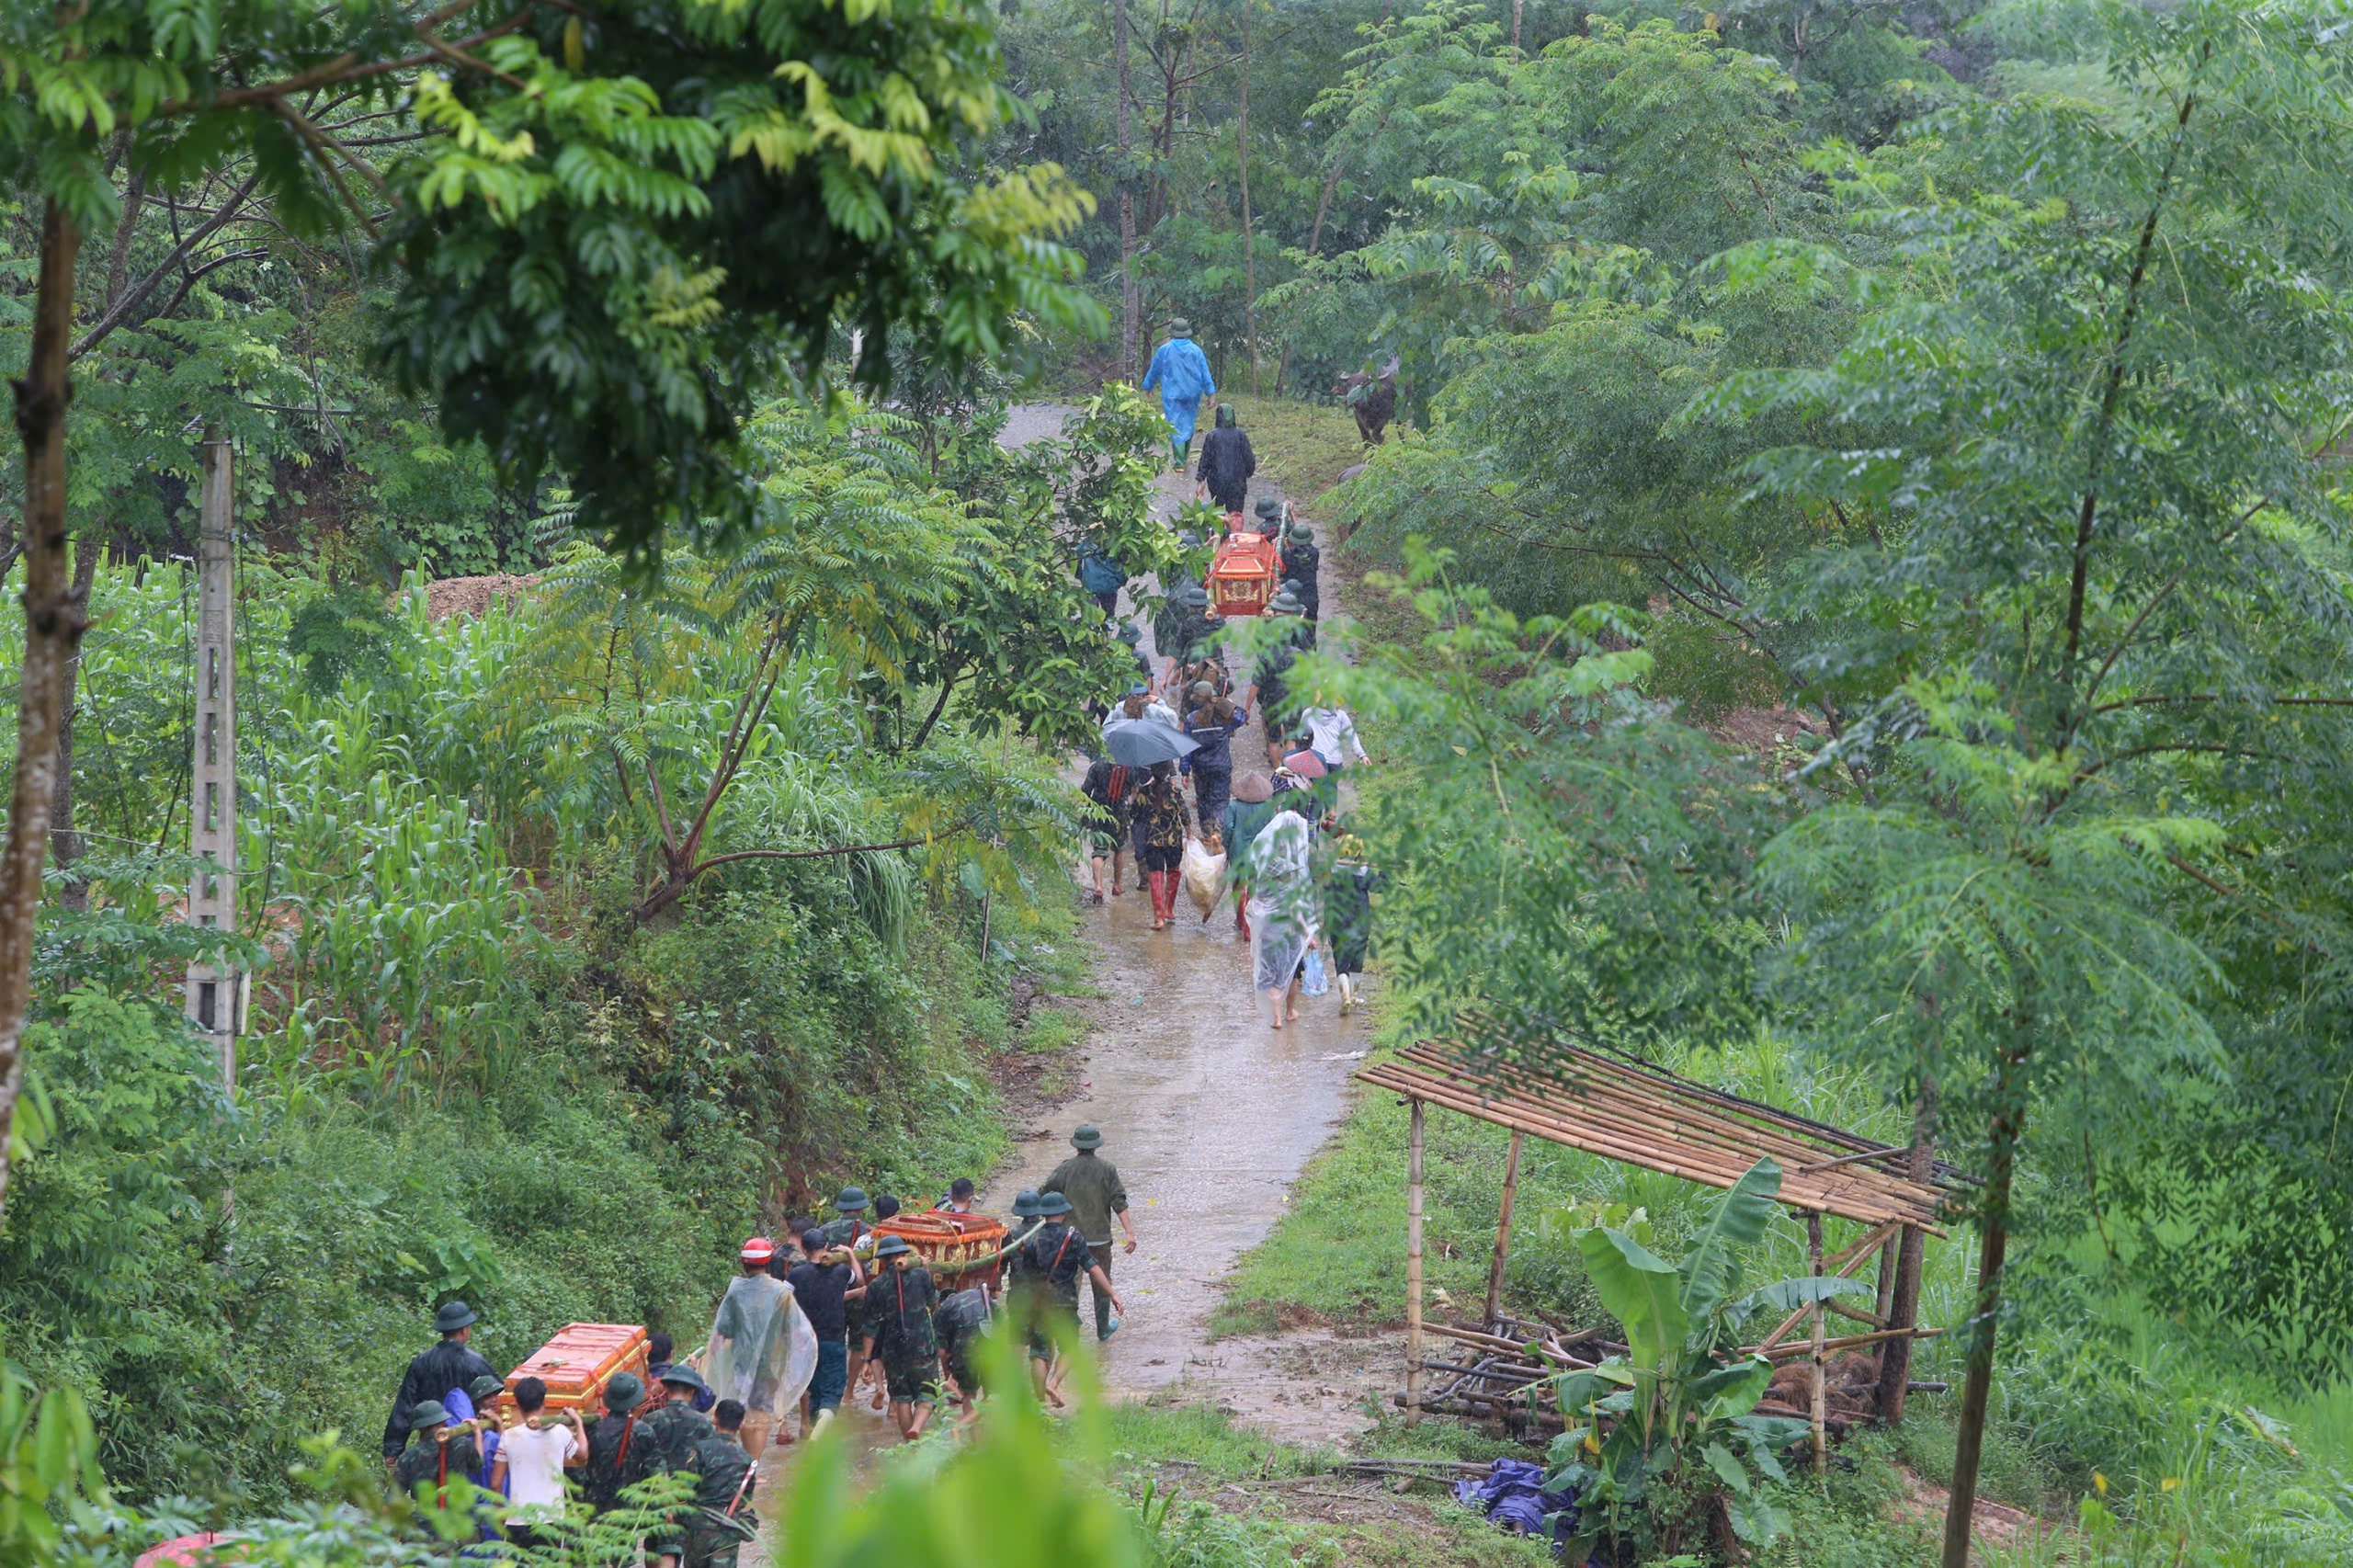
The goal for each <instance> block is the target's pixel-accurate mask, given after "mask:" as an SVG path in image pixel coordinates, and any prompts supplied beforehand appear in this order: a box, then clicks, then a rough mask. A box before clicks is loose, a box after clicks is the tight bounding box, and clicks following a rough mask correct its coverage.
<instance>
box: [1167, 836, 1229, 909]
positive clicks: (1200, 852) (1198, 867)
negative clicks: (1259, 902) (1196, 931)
mask: <svg viewBox="0 0 2353 1568" xmlns="http://www.w3.org/2000/svg"><path fill="white" fill-rule="evenodd" d="M1177 872H1178V874H1179V875H1180V876H1182V877H1183V878H1184V879H1185V892H1187V893H1188V895H1189V896H1190V897H1191V898H1192V901H1193V905H1194V907H1195V908H1197V909H1199V911H1200V912H1201V918H1202V919H1204V920H1207V919H1208V918H1209V917H1210V911H1211V910H1212V909H1215V908H1216V907H1217V901H1218V898H1219V896H1220V895H1221V894H1222V893H1223V892H1225V855H1224V853H1223V852H1222V851H1220V852H1219V853H1218V854H1215V855H1212V854H1211V853H1210V852H1209V846H1207V845H1204V844H1203V843H1202V842H1201V841H1200V840H1199V839H1198V838H1188V839H1187V840H1185V858H1184V859H1183V861H1182V862H1180V863H1179V865H1178V867H1177Z"/></svg>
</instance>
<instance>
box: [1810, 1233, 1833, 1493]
mask: <svg viewBox="0 0 2353 1568" xmlns="http://www.w3.org/2000/svg"><path fill="white" fill-rule="evenodd" d="M1805 1256H1806V1262H1807V1264H1808V1265H1809V1267H1808V1268H1807V1272H1808V1273H1810V1274H1812V1275H1813V1277H1814V1278H1817V1279H1819V1278H1822V1215H1821V1213H1820V1211H1819V1210H1810V1211H1809V1212H1808V1213H1807V1214H1806V1217H1805ZM1829 1315H1830V1314H1829V1313H1828V1312H1824V1311H1823V1310H1822V1307H1821V1305H1820V1304H1819V1303H1816V1305H1815V1306H1814V1309H1813V1355H1812V1360H1813V1468H1814V1469H1815V1471H1824V1470H1827V1469H1828V1468H1829V1466H1830V1374H1829V1371H1828V1369H1825V1368H1824V1366H1823V1363H1822V1335H1823V1324H1824V1320H1825V1319H1827V1318H1828V1317H1829Z"/></svg>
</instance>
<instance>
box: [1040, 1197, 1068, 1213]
mask: <svg viewBox="0 0 2353 1568" xmlns="http://www.w3.org/2000/svg"><path fill="white" fill-rule="evenodd" d="M1069 1212H1070V1199H1068V1198H1065V1197H1064V1196H1063V1195H1062V1194H1061V1193H1059V1192H1049V1193H1044V1194H1041V1195H1040V1197H1039V1199H1038V1217H1039V1218H1040V1219H1041V1220H1051V1219H1053V1218H1054V1217H1055V1216H1056V1215H1058V1214H1067V1213H1069Z"/></svg>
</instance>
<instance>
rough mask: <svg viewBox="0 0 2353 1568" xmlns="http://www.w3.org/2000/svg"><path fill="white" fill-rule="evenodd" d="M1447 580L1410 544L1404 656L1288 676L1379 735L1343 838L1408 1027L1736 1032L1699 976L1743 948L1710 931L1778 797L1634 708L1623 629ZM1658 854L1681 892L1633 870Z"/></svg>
mask: <svg viewBox="0 0 2353 1568" xmlns="http://www.w3.org/2000/svg"><path fill="white" fill-rule="evenodd" d="M1450 568H1451V556H1450V554H1449V552H1447V551H1426V550H1424V549H1422V548H1421V546H1420V545H1419V544H1418V543H1409V546H1408V575H1407V577H1406V578H1405V579H1404V582H1403V583H1396V582H1393V581H1392V582H1390V583H1389V585H1390V586H1391V587H1392V590H1393V591H1395V592H1396V593H1398V594H1399V596H1400V597H1401V599H1402V600H1403V601H1404V602H1405V603H1406V604H1408V605H1410V607H1411V608H1412V610H1413V612H1414V615H1415V619H1416V622H1417V631H1418V634H1419V635H1418V640H1417V641H1416V642H1412V643H1393V644H1392V643H1383V644H1381V645H1377V646H1375V647H1372V648H1370V649H1367V650H1365V652H1364V653H1363V654H1362V656H1361V657H1360V660H1359V662H1358V664H1356V665H1341V664H1339V663H1338V662H1337V661H1336V660H1333V659H1330V658H1328V657H1325V656H1322V655H1311V656H1309V657H1308V658H1305V659H1302V661H1301V664H1300V665H1299V673H1297V674H1295V675H1294V676H1293V677H1292V679H1293V683H1294V685H1295V686H1296V687H1299V688H1301V689H1305V690H1321V691H1325V692H1328V693H1331V694H1334V695H1335V696H1336V698H1337V699H1338V700H1339V701H1340V702H1342V703H1343V704H1344V705H1346V706H1347V707H1348V708H1349V709H1350V710H1353V711H1354V712H1355V713H1356V714H1357V715H1358V720H1359V722H1364V721H1366V720H1367V719H1370V721H1371V722H1374V723H1376V724H1378V725H1379V726H1380V727H1381V732H1382V733H1385V734H1388V735H1390V736H1392V737H1393V738H1392V743H1391V744H1392V755H1393V756H1394V758H1395V762H1396V766H1394V767H1391V768H1386V769H1384V770H1383V772H1382V773H1381V775H1380V776H1378V777H1376V778H1372V779H1370V780H1369V781H1368V783H1367V786H1366V789H1365V792H1364V796H1363V803H1362V805H1361V806H1360V807H1359V808H1358V811H1357V812H1356V814H1355V817H1354V831H1356V832H1357V833H1358V834H1359V835H1361V836H1363V837H1364V838H1365V840H1366V842H1367V843H1368V845H1370V846H1371V855H1372V857H1373V859H1374V861H1375V863H1376V864H1379V865H1380V866H1381V867H1382V868H1383V869H1384V870H1385V871H1386V872H1387V873H1388V875H1389V878H1390V881H1391V887H1392V891H1391V892H1390V893H1389V894H1388V895H1387V896H1386V897H1385V898H1384V900H1383V903H1382V905H1381V923H1382V943H1383V947H1384V949H1385V951H1386V952H1387V953H1388V955H1389V957H1388V959H1387V960H1386V961H1387V963H1388V964H1389V966H1390V969H1391V971H1392V973H1393V974H1394V975H1395V976H1396V977H1397V979H1398V980H1400V981H1401V982H1403V983H1404V984H1405V985H1407V986H1408V987H1410V990H1409V991H1408V993H1407V994H1408V996H1409V998H1410V1002H1411V1005H1412V1006H1413V1007H1414V1009H1415V1022H1416V1023H1419V1024H1421V1025H1423V1026H1424V1027H1427V1028H1444V1027H1447V1026H1448V1025H1449V1024H1450V1022H1451V1019H1452V1017H1453V1015H1454V1013H1455V1011H1456V1009H1458V1008H1459V1007H1461V1006H1464V1005H1466V1004H1468V1003H1471V1002H1472V1001H1473V1000H1474V999H1477V998H1482V997H1493V998H1502V999H1508V1004H1509V1006H1511V1007H1512V1008H1513V1009H1515V1010H1516V1011H1518V1012H1520V1013H1524V1014H1526V1015H1528V1016H1529V1017H1535V1018H1540V1019H1544V1020H1549V1021H1550V1024H1551V1025H1552V1026H1554V1027H1560V1028H1567V1029H1569V1030H1572V1031H1588V1032H1592V1033H1595V1034H1598V1035H1601V1036H1603V1037H1604V1038H1606V1039H1614V1040H1622V1041H1641V1040H1656V1039H1662V1038H1665V1037H1669V1036H1673V1035H1676V1034H1681V1033H1687V1032H1692V1031H1703V1030H1704V1029H1705V1028H1707V1027H1708V1026H1710V1025H1711V1024H1712V1025H1717V1026H1725V1025H1729V1026H1733V1027H1737V1025H1738V1022H1739V1020H1740V1019H1741V1018H1742V1017H1743V1016H1744V1010H1745V998H1744V997H1742V996H1740V995H1738V994H1726V992H1725V991H1724V990H1723V988H1722V986H1721V985H1720V984H1719V983H1716V981H1715V978H1714V977H1715V976H1716V975H1717V974H1718V973H1719V972H1721V971H1719V970H1718V969H1717V968H1716V967H1715V966H1719V965H1726V966H1733V968H1734V970H1735V971H1736V970H1737V966H1739V965H1740V964H1741V963H1743V962H1745V959H1744V957H1743V955H1744V953H1745V951H1746V950H1747V949H1748V948H1749V947H1750V945H1751V944H1752V943H1753V942H1754V940H1755V937H1754V934H1753V933H1752V932H1749V931H1747V930H1746V929H1745V928H1744V927H1743V926H1741V925H1740V924H1739V923H1737V922H1733V921H1729V920H1726V919H1723V918H1722V915H1723V913H1724V901H1725V900H1726V899H1727V898H1728V897H1729V896H1731V895H1732V894H1733V893H1735V892H1737V889H1738V881H1739V877H1740V875H1741V868H1740V861H1741V858H1742V857H1743V856H1744V855H1745V854H1746V853H1747V852H1748V851H1747V850H1745V848H1744V847H1743V846H1744V845H1745V844H1746V843H1749V842H1753V837H1754V835H1756V833H1757V831H1758V829H1759V827H1760V826H1761V825H1762V824H1764V823H1767V822H1769V821H1770V820H1771V817H1772V814H1773V813H1774V812H1776V811H1777V810H1778V809H1779V805H1780V801H1779V799H1778V798H1777V795H1778V792H1775V791H1769V790H1767V789H1765V788H1764V787H1762V786H1761V785H1760V784H1758V783H1757V782H1756V780H1754V779H1753V778H1749V777H1746V776H1744V775H1743V774H1742V773H1740V772H1738V771H1736V770H1734V769H1732V768H1729V767H1722V766H1720V765H1719V763H1718V761H1717V759H1716V758H1715V757H1714V756H1713V755H1712V754H1711V751H1710V749H1709V748H1708V747H1707V746H1706V745H1705V744H1704V743H1703V742H1701V741H1700V740H1699V737H1697V736H1695V735H1694V734H1693V733H1691V732H1689V731H1688V730H1686V729H1684V728H1683V727H1681V726H1680V725H1677V724H1676V723H1674V722H1671V721H1670V720H1669V719H1668V718H1667V717H1666V716H1665V714H1664V713H1663V712H1661V711H1659V710H1657V709H1656V708H1655V707H1654V705H1652V704H1648V703H1645V702H1643V700H1642V699H1641V698H1640V697H1639V696H1638V695H1637V693H1636V692H1635V690H1634V688H1633V686H1632V683H1633V682H1634V681H1635V680H1637V679H1638V678H1639V677H1640V676H1642V674H1643V671H1644V670H1645V669H1646V668H1647V665H1648V656H1647V655H1646V654H1645V653H1643V651H1642V650H1641V649H1640V648H1639V647H1633V646H1630V645H1629V644H1630V643H1631V641H1632V638H1633V634H1634V625H1633V622H1632V620H1631V617H1629V616H1627V615H1626V614H1624V613H1623V612H1620V611H1618V610H1615V609H1614V608H1609V607H1606V606H1604V607H1588V608H1585V609H1581V610H1579V611H1578V612H1576V613H1575V614H1574V616H1571V617H1569V618H1566V619H1556V618H1552V617H1535V618H1530V619H1525V620H1523V619H1520V618H1519V617H1518V616H1515V615H1513V614H1512V613H1511V612H1509V611H1507V610H1505V609H1503V608H1500V607H1498V606H1497V605H1496V604H1495V600H1494V597H1493V596H1492V595H1490V594H1489V593H1488V592H1487V591H1486V590H1485V589H1484V588H1483V587H1479V586H1477V585H1467V584H1459V583H1457V582H1456V581H1454V580H1453V578H1452V576H1451V574H1450ZM1604 639H1607V640H1608V641H1607V642H1605V641H1604ZM1661 852H1665V853H1667V854H1669V855H1671V856H1673V857H1674V859H1675V861H1676V862H1677V874H1676V875H1673V876H1670V877H1658V876H1649V875H1644V874H1643V873H1641V872H1640V871H1639V870H1638V869H1637V868H1638V867H1640V866H1642V865H1643V864H1644V863H1646V862H1648V861H1649V860H1651V858H1653V857H1654V856H1655V855H1658V854H1660V853H1661ZM1670 955H1671V956H1670ZM1637 975H1639V976H1641V979H1640V980H1639V981H1638V982H1637V981H1635V980H1634V977H1635V976H1637Z"/></svg>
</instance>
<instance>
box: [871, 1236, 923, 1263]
mask: <svg viewBox="0 0 2353 1568" xmlns="http://www.w3.org/2000/svg"><path fill="white" fill-rule="evenodd" d="M913 1251H915V1248H913V1247H911V1246H909V1245H908V1244H907V1238H906V1237H904V1236H884V1237H883V1238H882V1239H881V1241H880V1242H878V1243H876V1244H875V1247H874V1256H875V1259H876V1261H878V1262H879V1261H881V1259H883V1258H886V1257H897V1256H899V1255H900V1254H902V1253H910V1252H913Z"/></svg>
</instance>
